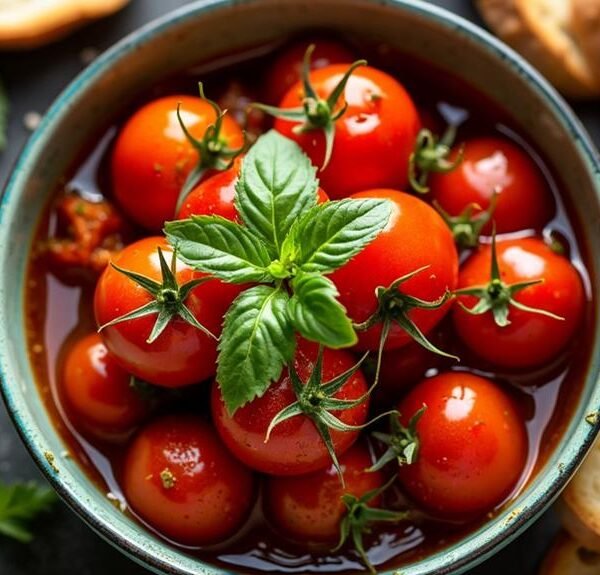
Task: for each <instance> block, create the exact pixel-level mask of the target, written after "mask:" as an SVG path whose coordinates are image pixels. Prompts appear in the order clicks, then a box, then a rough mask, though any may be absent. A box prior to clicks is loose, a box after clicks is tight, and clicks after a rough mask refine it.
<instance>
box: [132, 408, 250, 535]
mask: <svg viewBox="0 0 600 575" xmlns="http://www.w3.org/2000/svg"><path fill="white" fill-rule="evenodd" d="M123 491H124V493H125V496H126V498H127V501H128V503H129V504H130V505H131V507H132V509H133V511H134V512H135V513H136V514H138V515H139V516H140V517H142V519H144V520H145V521H147V522H148V523H149V524H150V525H151V526H152V527H153V528H155V529H157V530H159V531H160V533H162V534H164V535H165V536H166V537H168V538H169V539H171V540H172V541H174V542H176V543H180V544H183V545H191V546H199V545H207V544H210V543H215V542H220V541H223V540H224V539H227V538H228V537H230V536H232V535H235V533H237V531H238V529H239V528H240V527H241V526H242V525H243V523H244V522H245V521H246V519H247V518H248V515H249V513H250V510H251V508H252V505H253V503H254V499H255V482H254V478H253V476H252V472H251V471H250V470H249V469H247V468H246V467H244V466H243V465H242V464H241V463H240V462H239V461H238V460H237V459H235V458H234V457H233V456H231V455H230V454H229V452H228V451H227V450H226V449H225V447H224V446H223V444H222V443H221V442H220V441H219V438H218V437H217V434H216V433H215V431H214V430H213V428H212V427H211V426H210V425H209V424H208V423H206V422H204V421H202V419H200V418H198V417H196V416H192V415H165V416H162V417H160V418H158V419H155V420H154V421H152V422H151V423H149V424H148V425H146V426H145V427H144V428H143V429H141V430H140V432H139V433H138V434H137V435H136V437H135V438H134V440H133V442H132V443H131V445H130V446H129V448H128V449H127V454H126V456H125V463H124V468H123Z"/></svg>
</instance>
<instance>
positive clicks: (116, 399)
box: [60, 333, 150, 440]
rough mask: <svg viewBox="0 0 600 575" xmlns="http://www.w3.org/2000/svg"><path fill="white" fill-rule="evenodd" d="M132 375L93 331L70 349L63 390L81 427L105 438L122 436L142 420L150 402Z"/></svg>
mask: <svg viewBox="0 0 600 575" xmlns="http://www.w3.org/2000/svg"><path fill="white" fill-rule="evenodd" d="M130 380H131V376H130V375H129V374H128V373H127V372H126V371H125V370H124V369H123V368H122V367H121V366H120V365H119V364H118V363H117V361H116V360H115V358H114V357H113V356H112V355H111V354H110V353H109V351H108V349H107V348H106V346H105V345H104V342H103V341H102V338H101V337H100V335H98V334H97V333H91V334H89V335H86V336H84V337H83V338H81V339H79V340H78V341H76V342H75V344H74V345H73V346H72V347H71V348H70V349H69V351H68V353H67V356H66V359H65V362H64V365H63V369H62V377H61V379H60V392H61V395H62V397H63V399H64V401H65V403H66V406H67V409H68V413H69V414H70V415H71V416H73V417H74V420H75V421H74V423H75V424H76V427H77V428H78V429H79V430H82V431H84V432H87V433H90V434H92V435H93V436H95V437H98V438H100V439H104V440H113V439H122V438H123V437H125V436H126V435H127V434H129V433H130V432H131V431H133V429H134V428H135V427H136V426H137V425H138V424H139V423H141V422H142V420H143V419H144V418H145V417H146V416H147V415H148V413H149V411H150V404H149V402H148V401H146V400H144V399H143V398H142V396H141V395H140V394H139V393H138V392H136V391H135V389H133V388H132V386H131V384H130Z"/></svg>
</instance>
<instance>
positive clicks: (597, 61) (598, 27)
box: [571, 0, 600, 83]
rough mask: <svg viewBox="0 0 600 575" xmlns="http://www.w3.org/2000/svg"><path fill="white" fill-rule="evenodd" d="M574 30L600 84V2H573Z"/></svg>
mask: <svg viewBox="0 0 600 575" xmlns="http://www.w3.org/2000/svg"><path fill="white" fill-rule="evenodd" d="M571 9H572V11H573V12H572V18H573V29H574V30H575V33H576V34H577V36H578V37H579V40H580V43H581V49H582V50H583V52H584V53H585V56H586V58H587V60H588V62H589V63H590V66H591V67H592V70H593V72H594V75H595V76H596V80H597V81H598V82H599V83H600V0H571Z"/></svg>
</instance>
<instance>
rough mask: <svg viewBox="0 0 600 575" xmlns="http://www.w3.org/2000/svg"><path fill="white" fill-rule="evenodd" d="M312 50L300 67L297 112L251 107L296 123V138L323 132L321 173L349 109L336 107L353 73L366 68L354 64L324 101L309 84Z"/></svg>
mask: <svg viewBox="0 0 600 575" xmlns="http://www.w3.org/2000/svg"><path fill="white" fill-rule="evenodd" d="M314 50H315V45H314V44H311V45H310V46H309V47H308V48H307V49H306V52H305V53H304V61H303V65H302V75H301V81H302V86H303V91H304V96H303V99H302V105H301V106H298V107H296V108H277V107H276V106H268V105H265V104H259V103H253V104H251V106H252V107H254V108H257V109H259V110H262V111H263V112H265V113H266V114H269V115H271V116H274V117H275V118H279V119H280V120H285V121H288V122H296V123H297V124H298V125H297V126H295V127H294V128H293V131H294V132H295V133H296V134H303V133H306V132H312V131H313V130H322V131H323V135H324V136H325V155H324V157H323V163H322V164H321V168H320V169H321V170H324V169H325V168H326V167H327V165H328V164H329V161H330V159H331V154H332V152H333V143H334V141H335V123H336V121H337V120H339V119H340V118H341V117H342V116H343V115H344V113H345V112H346V109H347V107H348V103H347V102H346V101H345V100H344V102H343V104H342V105H341V106H340V105H339V104H338V103H339V101H340V98H342V97H343V94H344V90H345V89H346V84H347V83H348V80H349V79H350V76H352V73H353V72H354V71H355V70H356V69H357V68H358V67H360V66H366V65H367V61H366V60H357V61H356V62H353V63H352V64H351V65H350V66H349V67H348V69H347V70H346V72H345V73H344V75H343V76H342V78H341V79H340V81H339V82H338V83H337V84H336V86H335V88H334V89H333V90H332V91H331V94H329V96H328V97H327V98H325V99H324V98H320V97H319V95H318V94H317V92H316V91H315V89H314V87H313V85H312V83H311V81H310V61H311V56H312V53H313V52H314Z"/></svg>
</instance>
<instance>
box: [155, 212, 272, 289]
mask: <svg viewBox="0 0 600 575" xmlns="http://www.w3.org/2000/svg"><path fill="white" fill-rule="evenodd" d="M165 232H166V235H167V239H168V240H169V243H170V244H171V245H173V246H174V247H175V248H177V254H178V257H179V258H180V259H181V260H182V261H184V262H185V263H187V264H189V265H190V266H192V267H194V268H195V269H198V270H201V271H203V272H206V273H209V274H212V275H213V276H215V277H218V278H221V279H223V280H225V281H227V282H229V283H234V284H238V283H246V282H265V281H270V280H271V279H272V278H271V275H270V274H269V272H268V271H267V268H268V267H269V264H270V263H271V258H270V256H269V252H268V251H267V248H266V246H265V245H264V243H263V241H262V240H261V239H259V238H257V237H256V236H255V235H254V234H253V233H252V232H251V231H250V230H248V229H247V228H245V227H243V226H240V225H239V224H237V223H235V222H232V221H230V220H227V219H225V218H222V217H220V216H192V218H191V219H188V220H178V221H173V222H167V223H166V224H165Z"/></svg>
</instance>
